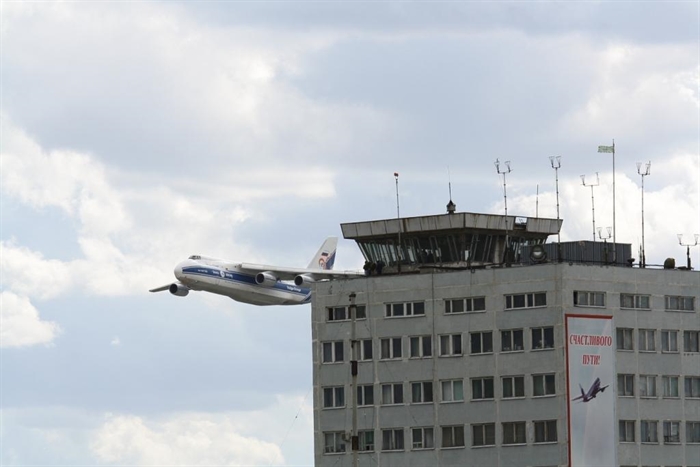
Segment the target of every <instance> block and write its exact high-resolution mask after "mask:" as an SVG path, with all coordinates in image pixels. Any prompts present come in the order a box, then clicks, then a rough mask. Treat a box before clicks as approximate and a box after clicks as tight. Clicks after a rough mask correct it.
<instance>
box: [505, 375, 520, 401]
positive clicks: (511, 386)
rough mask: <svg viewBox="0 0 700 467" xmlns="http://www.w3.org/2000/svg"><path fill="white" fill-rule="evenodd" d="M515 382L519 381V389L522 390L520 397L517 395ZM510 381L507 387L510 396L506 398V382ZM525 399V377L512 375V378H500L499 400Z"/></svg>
mask: <svg viewBox="0 0 700 467" xmlns="http://www.w3.org/2000/svg"><path fill="white" fill-rule="evenodd" d="M516 380H519V381H520V382H521V383H520V387H521V389H522V395H518V394H517V393H518V391H517V389H518V384H517V383H516ZM507 381H510V383H509V384H508V386H510V391H511V394H513V395H512V396H506V382H507ZM524 398H525V376H524V375H514V376H510V375H509V376H501V399H505V400H508V399H524Z"/></svg>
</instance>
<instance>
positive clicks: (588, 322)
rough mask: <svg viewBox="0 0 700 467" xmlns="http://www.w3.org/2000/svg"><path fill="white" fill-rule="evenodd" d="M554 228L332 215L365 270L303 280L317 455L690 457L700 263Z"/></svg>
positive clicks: (626, 461)
mask: <svg viewBox="0 0 700 467" xmlns="http://www.w3.org/2000/svg"><path fill="white" fill-rule="evenodd" d="M560 226H561V223H560V221H558V220H555V219H541V218H540V219H527V218H516V217H512V216H511V217H506V216H498V215H485V214H470V213H456V214H446V215H438V216H427V217H416V218H406V219H400V220H399V219H390V220H383V221H373V222H360V223H353V224H343V225H342V226H341V227H342V231H343V235H344V237H345V238H348V239H353V240H355V241H356V242H357V243H358V245H359V247H360V248H361V250H362V252H363V254H364V256H365V258H366V259H367V260H368V263H367V265H368V270H371V273H370V274H369V275H367V276H366V277H364V278H356V279H347V280H333V281H329V282H320V283H318V284H316V286H315V293H314V298H313V302H312V303H313V305H312V326H313V346H314V347H313V349H314V350H313V355H314V361H313V383H314V426H315V428H314V440H315V464H316V465H317V466H352V465H362V466H375V465H381V466H411V465H413V466H419V465H420V466H433V465H435V466H437V465H442V466H448V465H460V466H493V465H499V466H564V465H572V466H574V465H575V466H578V465H619V466H693V467H695V466H700V348H699V345H700V314H699V313H698V307H699V306H700V273H698V272H696V271H693V270H689V269H687V268H685V269H675V268H671V266H670V263H669V264H667V268H665V269H664V268H660V267H657V268H651V267H646V268H640V267H637V266H636V265H635V264H634V260H633V259H631V258H629V256H630V250H631V246H630V245H622V244H618V245H612V244H610V243H608V244H605V243H602V242H590V241H589V242H571V243H564V244H560V245H559V244H556V243H554V244H552V243H549V244H545V241H546V239H547V237H548V236H549V235H552V234H555V233H557V232H558V230H559V228H560ZM397 245H401V249H400V251H398V250H399V249H398V248H397ZM370 263H373V264H374V265H376V264H377V263H379V264H380V267H379V268H377V267H376V266H375V267H370V266H371V264H370ZM381 263H384V264H383V266H384V267H383V268H382V267H381ZM380 269H381V273H380V274H378V273H377V272H378V271H379V270H380ZM596 380H597V385H596Z"/></svg>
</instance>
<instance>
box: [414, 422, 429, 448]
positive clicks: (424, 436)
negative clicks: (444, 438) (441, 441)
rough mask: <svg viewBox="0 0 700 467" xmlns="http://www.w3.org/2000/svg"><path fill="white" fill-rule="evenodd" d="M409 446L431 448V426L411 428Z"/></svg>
mask: <svg viewBox="0 0 700 467" xmlns="http://www.w3.org/2000/svg"><path fill="white" fill-rule="evenodd" d="M411 446H412V447H413V449H433V448H434V447H435V441H434V439H433V428H432V427H420V428H411Z"/></svg>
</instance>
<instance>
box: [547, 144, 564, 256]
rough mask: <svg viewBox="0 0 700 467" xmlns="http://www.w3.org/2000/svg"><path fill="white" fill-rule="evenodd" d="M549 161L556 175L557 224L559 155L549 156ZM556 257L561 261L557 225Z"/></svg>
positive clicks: (559, 233) (559, 234)
mask: <svg viewBox="0 0 700 467" xmlns="http://www.w3.org/2000/svg"><path fill="white" fill-rule="evenodd" d="M549 163H550V164H552V168H553V169H554V175H555V177H556V187H557V224H559V222H558V221H559V168H560V167H561V156H551V157H550V158H549ZM557 259H558V260H559V261H561V227H559V225H557Z"/></svg>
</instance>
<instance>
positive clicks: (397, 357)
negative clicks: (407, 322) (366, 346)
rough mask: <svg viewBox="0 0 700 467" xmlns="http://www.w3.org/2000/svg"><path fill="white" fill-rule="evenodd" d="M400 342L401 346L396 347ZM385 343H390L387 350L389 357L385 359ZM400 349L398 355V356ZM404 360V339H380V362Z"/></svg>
mask: <svg viewBox="0 0 700 467" xmlns="http://www.w3.org/2000/svg"><path fill="white" fill-rule="evenodd" d="M397 340H398V342H399V346H398V347H397V346H396V342H397ZM384 342H388V347H387V348H386V350H387V352H388V355H389V356H387V357H385V356H384V355H385V352H384ZM397 348H398V355H396V352H397V350H396V349H397ZM402 358H403V338H402V337H383V338H381V339H379V360H401V359H402Z"/></svg>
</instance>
